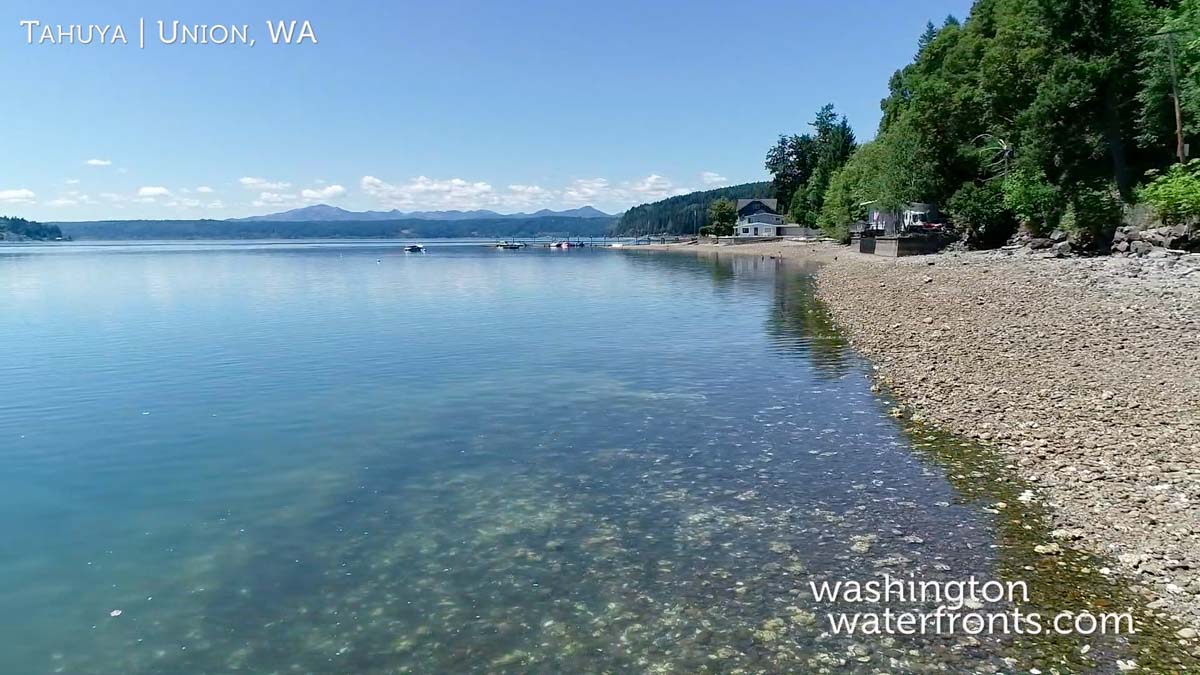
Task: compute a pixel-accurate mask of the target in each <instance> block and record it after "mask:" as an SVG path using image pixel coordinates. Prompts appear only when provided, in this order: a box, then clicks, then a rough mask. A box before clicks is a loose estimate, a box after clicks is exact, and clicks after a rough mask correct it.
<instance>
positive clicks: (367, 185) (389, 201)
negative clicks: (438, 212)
mask: <svg viewBox="0 0 1200 675" xmlns="http://www.w3.org/2000/svg"><path fill="white" fill-rule="evenodd" d="M359 184H360V186H361V187H362V191H363V192H365V193H367V194H368V195H370V196H372V197H374V198H375V199H376V200H378V201H379V203H380V204H382V205H383V206H386V207H390V208H394V209H413V208H421V209H478V208H483V207H485V206H494V205H496V204H497V195H496V192H495V190H493V189H492V186H491V185H489V184H488V183H485V182H483V181H475V182H469V181H465V180H463V179H461V178H450V179H447V180H435V179H432V178H427V177H425V176H417V177H416V178H414V179H412V180H410V181H409V182H407V183H404V184H401V185H392V184H391V183H387V182H384V181H382V180H380V179H378V178H376V177H374V176H363V177H362V180H361V181H360V182H359Z"/></svg>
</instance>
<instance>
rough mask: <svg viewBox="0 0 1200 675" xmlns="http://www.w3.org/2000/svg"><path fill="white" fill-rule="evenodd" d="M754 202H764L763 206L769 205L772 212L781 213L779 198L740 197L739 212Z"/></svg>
mask: <svg viewBox="0 0 1200 675" xmlns="http://www.w3.org/2000/svg"><path fill="white" fill-rule="evenodd" d="M754 202H758V203H760V204H762V205H763V206H765V207H767V208H768V209H771V213H775V214H778V213H779V200H778V199H739V200H737V210H738V213H741V212H742V209H744V208H746V207H747V206H750V205H751V204H753V203H754Z"/></svg>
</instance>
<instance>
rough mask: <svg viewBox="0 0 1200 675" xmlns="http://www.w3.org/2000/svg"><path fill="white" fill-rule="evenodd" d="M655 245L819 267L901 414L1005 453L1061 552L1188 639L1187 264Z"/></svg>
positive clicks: (1195, 471) (1191, 468) (1180, 258)
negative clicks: (1113, 575)
mask: <svg viewBox="0 0 1200 675" xmlns="http://www.w3.org/2000/svg"><path fill="white" fill-rule="evenodd" d="M666 248H672V249H674V250H684V251H686V250H691V251H697V250H700V249H715V248H719V249H720V250H719V251H715V252H717V253H718V254H721V253H731V254H751V255H760V256H773V257H779V258H784V259H787V258H797V259H817V260H824V261H826V262H828V263H830V264H827V265H823V266H822V267H821V269H820V272H819V273H818V275H817V286H818V295H819V296H820V298H821V299H822V300H823V301H824V302H825V303H826V304H827V305H828V306H829V308H830V311H831V312H832V313H833V315H834V317H835V318H836V319H837V321H838V323H839V324H840V325H841V326H842V327H843V328H844V329H845V330H846V331H847V333H848V336H849V338H850V340H851V342H852V343H853V344H854V345H855V347H856V348H857V349H859V350H860V351H861V352H862V353H863V354H865V355H866V356H868V357H869V358H870V359H871V360H872V361H873V363H874V364H875V368H876V375H877V378H878V380H879V382H880V383H881V384H882V385H883V386H885V387H886V388H887V389H888V390H889V392H890V393H891V394H893V395H894V396H895V397H896V398H897V399H898V400H899V401H900V402H902V403H903V404H904V405H905V407H906V408H907V409H908V410H909V412H910V414H912V415H913V416H914V417H915V418H916V419H918V420H924V421H926V422H929V423H932V424H934V425H936V426H939V427H941V428H944V429H946V430H948V431H952V432H955V433H958V434H962V435H966V436H969V437H972V438H975V439H977V440H979V441H980V442H983V443H986V444H989V445H991V446H994V447H995V448H997V449H998V450H1000V451H1001V452H1002V453H1004V455H1005V456H1007V457H1009V458H1010V459H1011V460H1012V465H1011V466H1012V467H1013V469H1014V471H1016V472H1017V473H1018V474H1019V475H1020V476H1021V477H1022V478H1024V479H1025V480H1027V481H1029V482H1030V484H1032V485H1033V486H1034V487H1035V490H1034V492H1035V495H1036V499H1038V500H1040V501H1043V502H1044V503H1045V504H1046V505H1047V506H1048V507H1049V509H1048V511H1049V513H1050V514H1051V516H1052V518H1053V519H1054V526H1055V529H1054V531H1053V536H1054V537H1055V538H1057V539H1058V540H1060V541H1061V544H1062V545H1063V546H1068V545H1069V546H1074V547H1078V548H1083V549H1087V550H1091V551H1094V552H1097V553H1100V554H1103V555H1105V556H1107V557H1108V558H1110V559H1111V560H1112V561H1113V563H1112V565H1113V567H1114V568H1116V569H1115V570H1114V572H1118V573H1125V574H1127V575H1128V576H1129V577H1131V578H1132V579H1134V580H1135V581H1136V583H1137V585H1138V586H1139V587H1140V588H1142V589H1143V590H1144V592H1145V593H1146V594H1147V595H1148V596H1151V597H1150V598H1149V607H1150V609H1152V610H1154V611H1156V612H1159V613H1160V614H1162V615H1163V616H1165V617H1169V618H1172V619H1174V620H1176V621H1179V622H1181V623H1183V624H1188V625H1190V626H1192V627H1195V626H1200V508H1197V504H1198V503H1200V255H1197V254H1190V255H1172V256H1168V257H1164V258H1158V257H1156V258H1137V257H1120V256H1114V257H1099V258H1077V257H1066V258H1060V257H1056V256H1055V254H1054V253H1046V252H1037V253H1030V252H1028V251H1027V250H1015V251H1014V250H1008V251H1000V252H973V253H945V254H940V255H933V256H918V257H912V258H900V259H891V258H880V257H876V256H867V255H861V254H858V253H852V252H850V251H849V249H848V248H846V247H840V246H835V245H832V244H807V245H804V244H795V243H790V242H771V243H762V244H751V245H748V246H722V247H710V246H696V245H692V246H687V247H684V246H675V247H666ZM1056 543H1059V542H1054V541H1051V542H1047V546H1046V548H1045V550H1047V551H1051V552H1052V551H1054V550H1056V549H1057V548H1058V547H1057V546H1052V545H1051V544H1056ZM1192 627H1187V628H1184V629H1183V630H1182V631H1181V635H1180V637H1181V638H1188V639H1191V638H1194V637H1195V632H1194V631H1195V628H1192Z"/></svg>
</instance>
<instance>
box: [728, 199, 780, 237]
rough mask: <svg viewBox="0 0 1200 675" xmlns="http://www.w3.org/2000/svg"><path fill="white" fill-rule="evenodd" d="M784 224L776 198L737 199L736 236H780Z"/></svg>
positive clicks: (734, 227) (734, 232)
mask: <svg viewBox="0 0 1200 675" xmlns="http://www.w3.org/2000/svg"><path fill="white" fill-rule="evenodd" d="M782 226H783V216H782V215H780V214H779V201H778V200H776V199H739V200H738V201H737V223H735V224H734V226H733V236H735V237H778V236H780V232H779V228H780V227H782Z"/></svg>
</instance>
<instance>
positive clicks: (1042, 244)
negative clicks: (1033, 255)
mask: <svg viewBox="0 0 1200 675" xmlns="http://www.w3.org/2000/svg"><path fill="white" fill-rule="evenodd" d="M1053 244H1054V242H1053V241H1051V240H1050V239H1047V238H1046V237H1035V238H1033V239H1030V240H1029V243H1027V244H1026V246H1028V247H1029V248H1030V250H1033V251H1036V250H1038V249H1043V248H1050V247H1051V246H1052V245H1053Z"/></svg>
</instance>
